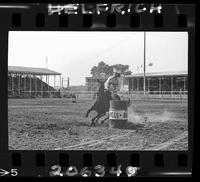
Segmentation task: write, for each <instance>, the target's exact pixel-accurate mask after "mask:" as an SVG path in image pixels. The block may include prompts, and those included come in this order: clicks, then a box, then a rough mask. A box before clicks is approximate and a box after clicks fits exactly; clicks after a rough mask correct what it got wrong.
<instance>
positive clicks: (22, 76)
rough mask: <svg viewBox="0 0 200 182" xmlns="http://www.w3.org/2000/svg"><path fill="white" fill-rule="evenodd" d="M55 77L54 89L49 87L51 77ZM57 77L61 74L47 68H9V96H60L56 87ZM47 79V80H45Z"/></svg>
mask: <svg viewBox="0 0 200 182" xmlns="http://www.w3.org/2000/svg"><path fill="white" fill-rule="evenodd" d="M50 76H53V77H54V87H52V86H50V85H49V77H50ZM56 76H59V79H60V87H61V73H58V72H56V71H52V70H49V69H46V68H31V67H22V66H8V96H22V97H23V96H29V97H32V96H41V97H49V96H51V95H52V94H53V95H55V96H56V95H58V90H57V89H56V87H55V79H56ZM45 78H46V80H45Z"/></svg>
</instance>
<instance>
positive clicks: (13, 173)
mask: <svg viewBox="0 0 200 182" xmlns="http://www.w3.org/2000/svg"><path fill="white" fill-rule="evenodd" d="M10 175H11V176H17V175H18V172H17V169H11V170H10Z"/></svg>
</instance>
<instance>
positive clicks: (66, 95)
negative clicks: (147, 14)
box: [8, 31, 188, 151]
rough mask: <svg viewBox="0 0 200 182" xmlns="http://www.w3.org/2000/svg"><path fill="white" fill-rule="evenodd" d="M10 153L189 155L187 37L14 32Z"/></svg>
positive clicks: (11, 40) (182, 34) (10, 51)
mask: <svg viewBox="0 0 200 182" xmlns="http://www.w3.org/2000/svg"><path fill="white" fill-rule="evenodd" d="M8 149H9V150H94V151H107V150H114V151H120V150H121V151H187V150H188V32H183V31H182V32H178V31H175V32H172V31H170V32H169V31H168V32H167V31H166V32H165V31H162V32H161V31H134V32H133V31H9V32H8Z"/></svg>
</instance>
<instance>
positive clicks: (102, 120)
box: [101, 116, 109, 124]
mask: <svg viewBox="0 0 200 182" xmlns="http://www.w3.org/2000/svg"><path fill="white" fill-rule="evenodd" d="M107 119H109V116H107V117H106V118H104V120H102V121H101V123H102V124H103V123H104V122H105V121H106V120H107Z"/></svg>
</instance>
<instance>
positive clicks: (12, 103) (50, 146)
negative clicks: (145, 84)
mask: <svg viewBox="0 0 200 182" xmlns="http://www.w3.org/2000/svg"><path fill="white" fill-rule="evenodd" d="M93 102H94V101H92V100H90V101H88V100H78V101H77V103H71V101H70V100H69V99H53V98H49V99H9V100H8V125H9V150H188V116H187V110H188V108H187V102H180V101H152V100H151V101H149V100H146V101H144V100H135V101H134V100H133V101H132V104H131V106H130V107H129V110H128V116H129V123H128V125H127V127H126V128H125V129H115V128H109V127H108V122H105V123H104V124H100V123H98V124H97V125H96V126H92V127H91V126H90V124H91V118H92V117H94V116H95V112H94V111H93V112H92V113H91V115H90V117H89V118H85V117H84V115H85V113H86V111H87V109H89V108H90V107H91V105H92V104H93Z"/></svg>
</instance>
